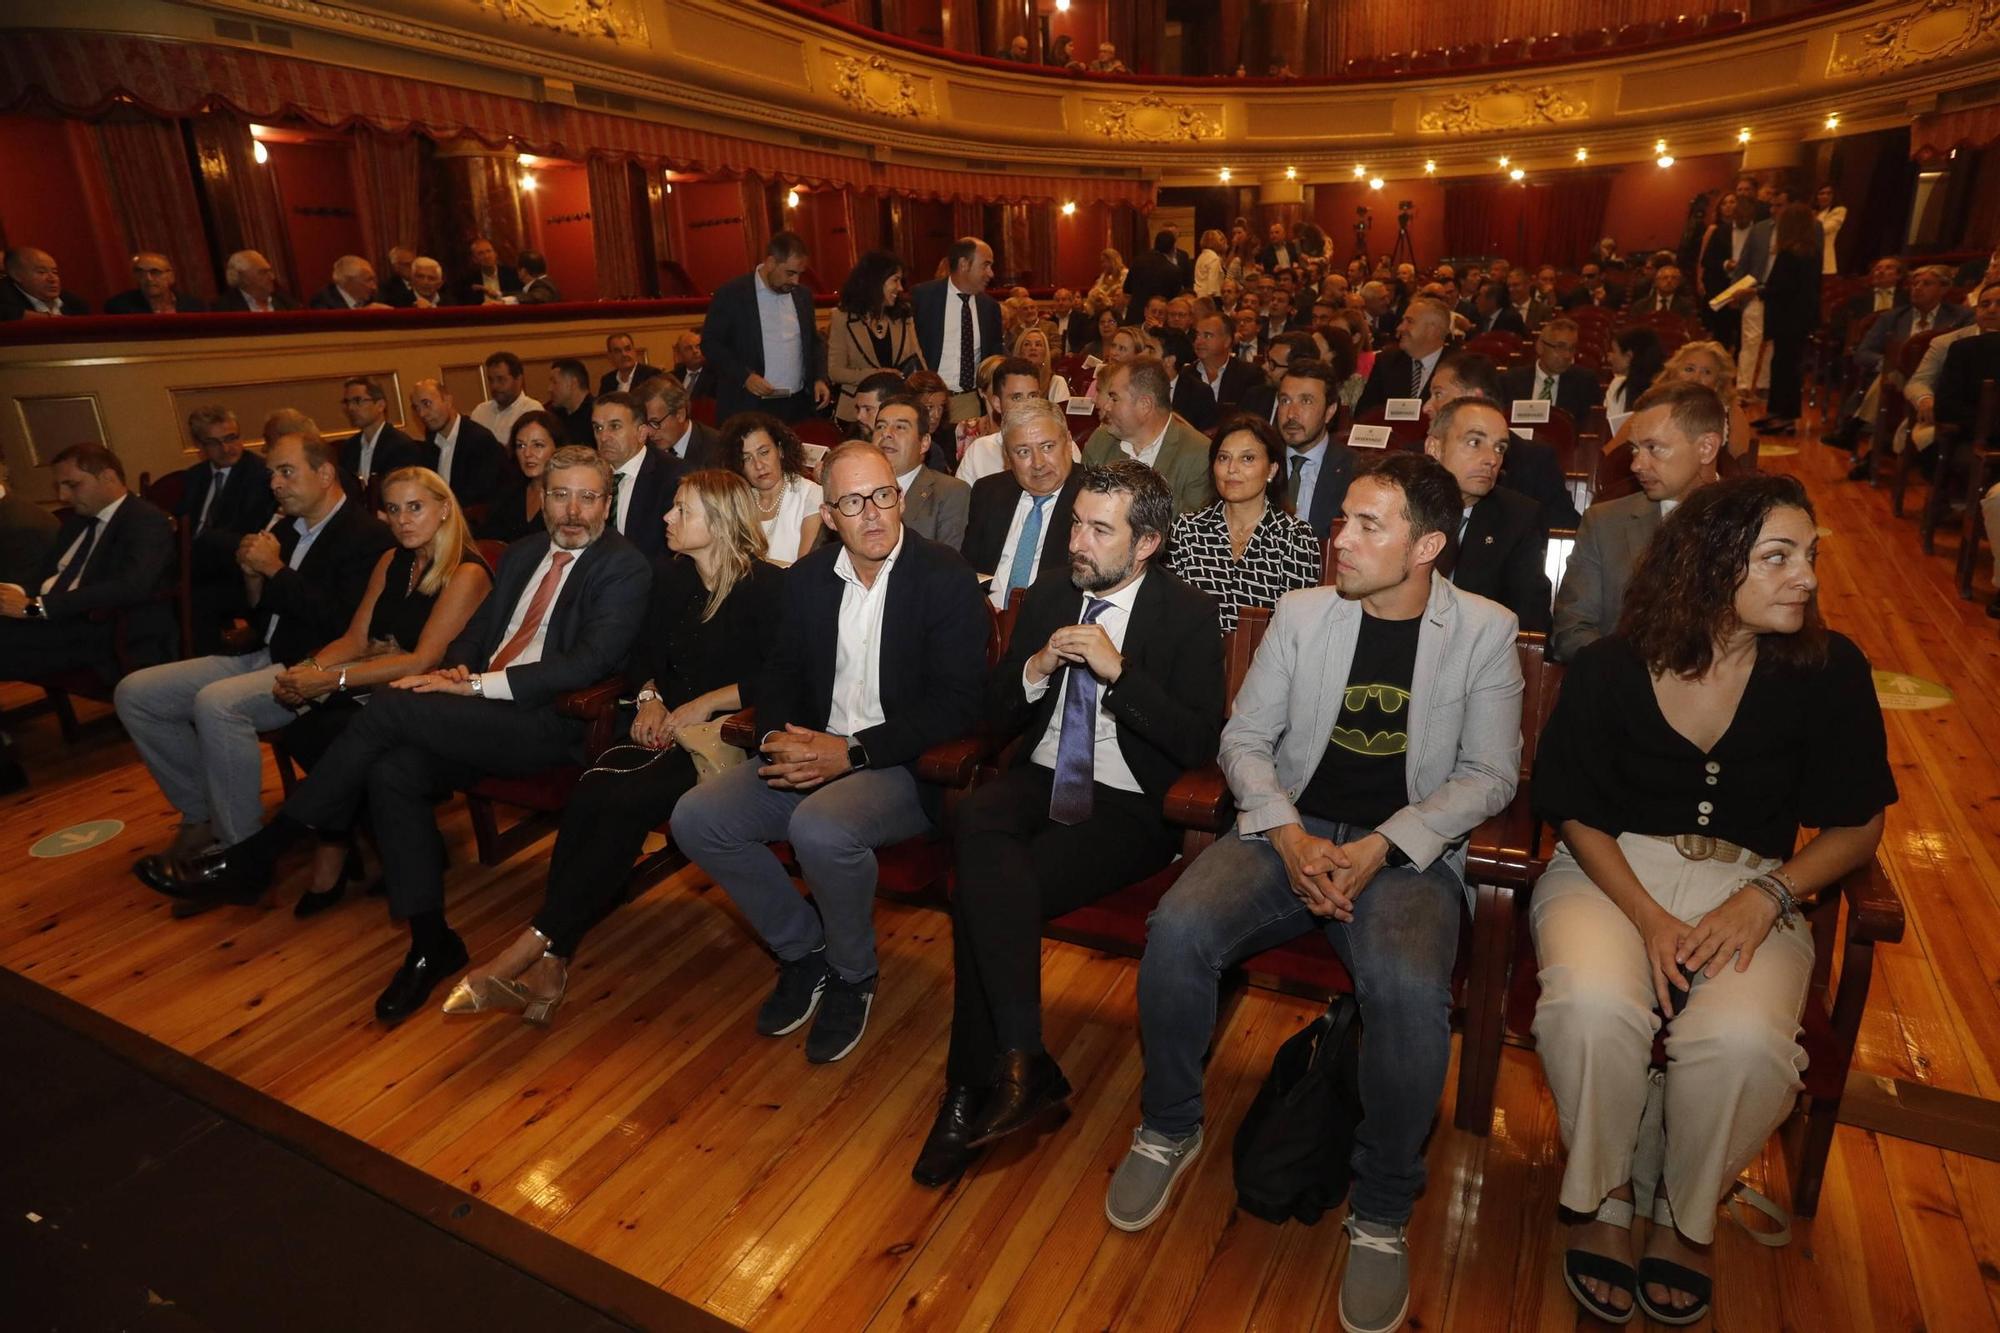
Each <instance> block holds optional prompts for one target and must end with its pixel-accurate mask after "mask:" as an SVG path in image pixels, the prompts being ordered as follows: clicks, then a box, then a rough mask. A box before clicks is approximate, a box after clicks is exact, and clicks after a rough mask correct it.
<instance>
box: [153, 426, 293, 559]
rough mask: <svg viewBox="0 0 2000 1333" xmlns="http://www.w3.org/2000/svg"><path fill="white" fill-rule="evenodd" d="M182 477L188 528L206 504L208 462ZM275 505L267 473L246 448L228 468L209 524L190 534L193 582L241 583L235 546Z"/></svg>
mask: <svg viewBox="0 0 2000 1333" xmlns="http://www.w3.org/2000/svg"><path fill="white" fill-rule="evenodd" d="M184 475H185V476H186V477H187V485H186V486H185V487H183V488H182V490H181V504H180V509H179V511H178V513H179V516H180V519H181V521H182V522H183V523H186V524H187V525H188V526H189V527H190V528H192V527H193V526H194V525H195V523H196V522H197V521H199V519H200V518H201V507H202V506H203V505H204V504H207V503H208V488H209V486H210V484H211V483H212V482H213V481H214V479H215V469H214V468H212V467H210V466H209V465H208V464H207V462H205V461H204V462H200V463H196V464H195V465H194V466H193V467H191V468H188V469H187V470H186V472H185V473H184ZM277 509H278V501H277V498H276V497H275V496H273V495H272V494H271V469H270V468H268V467H266V466H264V460H263V459H262V458H259V457H258V456H257V455H256V454H253V453H251V452H250V451H249V450H248V449H245V450H244V451H243V456H242V457H241V458H239V459H237V460H236V462H235V464H234V465H233V466H232V467H231V468H230V469H229V479H228V480H227V481H225V482H224V483H223V485H222V494H220V495H218V496H216V497H215V503H214V504H213V505H210V506H209V511H208V526H206V527H204V528H202V529H201V530H200V531H199V532H196V533H195V534H194V570H193V574H194V579H195V581H196V582H198V583H226V584H229V585H231V586H238V585H241V583H242V582H243V571H242V569H241V568H239V567H238V565H237V563H236V547H237V544H238V543H239V542H241V541H242V540H243V538H244V536H245V535H246V534H248V533H252V532H260V531H262V530H263V528H264V526H265V525H266V524H267V523H269V522H270V521H271V515H272V514H274V513H276V512H277Z"/></svg>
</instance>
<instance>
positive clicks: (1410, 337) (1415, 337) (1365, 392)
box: [1335, 297, 1576, 416]
mask: <svg viewBox="0 0 2000 1333" xmlns="http://www.w3.org/2000/svg"><path fill="white" fill-rule="evenodd" d="M1548 332H1549V325H1547V324H1544V325H1543V326H1542V337H1544V338H1546V337H1547V336H1548ZM1575 333H1576V326H1575V325H1574V324H1572V325H1570V339H1569V341H1570V346H1571V349H1572V354H1574V348H1575V345H1576V342H1575ZM1395 336H1396V345H1395V346H1394V347H1392V348H1388V349H1386V350H1384V351H1381V352H1378V353H1377V354H1376V356H1375V367H1374V369H1373V370H1371V371H1369V373H1368V382H1367V384H1366V385H1365V386H1364V387H1363V388H1362V390H1361V397H1360V398H1359V399H1357V400H1356V401H1355V404H1354V411H1355V415H1357V416H1366V415H1367V414H1368V413H1370V412H1373V411H1375V410H1376V409H1378V408H1387V407H1388V405H1389V400H1390V399H1391V398H1415V399H1418V400H1422V399H1426V398H1429V397H1430V396H1431V377H1432V376H1433V375H1434V374H1435V373H1436V372H1437V366H1438V360H1439V358H1441V357H1442V356H1443V355H1444V345H1445V341H1446V340H1447V339H1448V338H1450V336H1451V311H1450V310H1448V309H1447V308H1446V307H1445V306H1444V305H1443V304H1442V303H1441V302H1438V301H1433V300H1431V299H1429V298H1428V297H1419V298H1418V299H1416V300H1414V301H1412V302H1410V307H1409V309H1408V310H1406V311H1405V312H1404V313H1403V318H1402V320H1401V322H1400V323H1398V324H1397V325H1396V334H1395ZM1335 387H1336V388H1337V387H1338V386H1335Z"/></svg>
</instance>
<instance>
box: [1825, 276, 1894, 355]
mask: <svg viewBox="0 0 2000 1333" xmlns="http://www.w3.org/2000/svg"><path fill="white" fill-rule="evenodd" d="M1903 276H1904V268H1903V261H1902V259H1901V257H1900V256H1897V255H1884V256H1882V257H1881V258H1880V259H1878V260H1876V261H1875V263H1874V265H1873V266H1872V267H1871V268H1869V270H1868V287H1867V290H1865V291H1860V292H1856V293H1855V294H1854V295H1853V296H1850V297H1848V298H1847V299H1846V300H1845V301H1842V302H1841V303H1840V305H1839V306H1838V307H1837V308H1835V310H1834V312H1833V318H1832V320H1831V321H1830V323H1831V324H1832V326H1833V332H1834V334H1835V336H1836V337H1837V338H1838V339H1839V341H1840V346H1841V347H1842V348H1843V349H1846V348H1847V347H1849V346H1850V345H1851V344H1852V343H1853V341H1854V338H1855V337H1856V336H1858V335H1856V334H1855V333H1854V332H1853V330H1854V326H1855V324H1856V323H1857V322H1858V321H1860V320H1862V319H1865V318H1867V317H1868V316H1869V315H1872V314H1876V313H1880V312H1887V311H1891V310H1894V309H1895V308H1896V307H1897V306H1899V305H1902V304H1904V303H1905V302H1906V301H1907V300H1908V299H1909V298H1908V296H1907V295H1906V294H1905V293H1904V291H1903Z"/></svg>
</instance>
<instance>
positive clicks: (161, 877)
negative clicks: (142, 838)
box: [132, 848, 271, 904]
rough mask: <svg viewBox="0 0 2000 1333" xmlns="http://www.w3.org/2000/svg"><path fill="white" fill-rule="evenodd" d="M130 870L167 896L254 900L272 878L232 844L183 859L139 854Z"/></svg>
mask: <svg viewBox="0 0 2000 1333" xmlns="http://www.w3.org/2000/svg"><path fill="white" fill-rule="evenodd" d="M132 873H133V874H135V875H137V876H138V877H139V878H140V880H141V881H142V882H144V884H145V885H146V887H148V888H150V889H157V890H159V891H160V892H161V893H164V894H166V895H167V896H168V897H169V898H196V897H208V898H214V899H216V900H217V901H218V902H235V903H242V904H248V903H254V902H256V901H257V899H258V898H260V897H262V896H263V893H264V890H265V889H266V888H268V887H269V886H270V882H271V872H270V869H269V867H260V866H256V865H252V864H251V863H250V860H249V858H248V857H245V856H244V855H242V853H240V852H238V851H235V850H234V849H231V848H223V849H220V850H217V851H213V852H203V853H202V854H201V855H199V856H196V857H192V858H190V859H188V860H186V861H178V860H175V859H174V858H173V857H171V856H167V855H165V854H161V855H157V856H142V857H140V858H139V860H138V861H137V862H136V863H134V865H133V866H132Z"/></svg>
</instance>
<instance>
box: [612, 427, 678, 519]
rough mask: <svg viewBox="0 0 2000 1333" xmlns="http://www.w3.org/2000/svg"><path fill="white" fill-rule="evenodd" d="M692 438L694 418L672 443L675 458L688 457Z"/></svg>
mask: <svg viewBox="0 0 2000 1333" xmlns="http://www.w3.org/2000/svg"><path fill="white" fill-rule="evenodd" d="M693 438H694V418H693V417H689V418H688V424H687V429H686V430H684V431H682V432H681V437H680V438H679V439H678V440H675V441H674V457H675V458H686V457H687V456H688V441H690V440H692V439H693ZM623 530H624V529H622V528H621V529H620V531H621V532H622V531H623Z"/></svg>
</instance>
